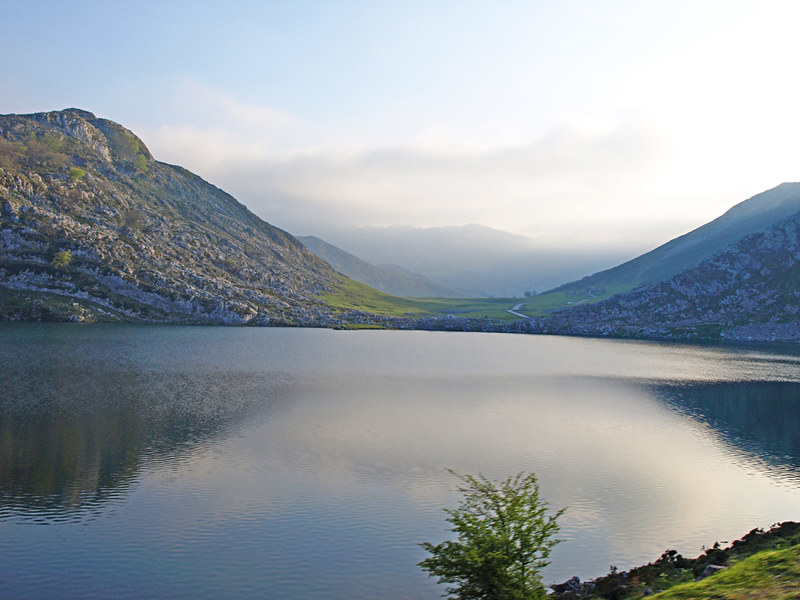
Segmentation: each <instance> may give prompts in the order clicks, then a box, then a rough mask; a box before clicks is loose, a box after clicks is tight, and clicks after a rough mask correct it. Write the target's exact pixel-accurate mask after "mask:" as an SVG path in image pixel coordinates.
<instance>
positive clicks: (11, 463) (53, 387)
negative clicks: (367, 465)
mask: <svg viewBox="0 0 800 600" xmlns="http://www.w3.org/2000/svg"><path fill="white" fill-rule="evenodd" d="M30 358H31V356H30V355H29V354H28V353H25V352H20V353H19V354H18V355H17V356H15V357H13V360H12V359H11V358H10V357H8V356H7V357H6V364H5V366H4V372H3V380H4V381H3V386H4V394H3V400H2V402H0V518H3V517H5V516H10V515H17V516H22V517H27V518H32V519H35V520H39V521H41V520H49V519H52V520H60V521H63V520H71V519H72V520H79V519H84V518H87V517H91V516H93V515H96V514H99V512H100V511H101V510H102V509H103V505H104V504H105V503H107V502H109V501H112V500H116V499H120V498H123V497H124V496H125V494H126V493H127V492H128V490H129V488H130V487H131V485H133V484H134V482H135V481H136V475H137V473H138V472H139V471H140V468H141V465H142V463H143V461H146V462H148V463H156V464H157V463H169V462H175V461H180V460H182V459H183V458H186V457H191V456H192V453H193V452H197V451H198V449H199V448H202V447H204V446H207V445H209V444H211V443H213V442H214V440H216V439H220V438H223V437H224V436H225V435H227V434H228V433H229V432H231V431H235V430H236V429H237V428H238V427H240V426H241V424H242V423H244V422H247V421H249V420H251V419H253V418H254V416H255V415H256V414H260V415H267V414H270V413H279V412H280V410H281V406H282V403H283V402H284V401H285V398H286V395H287V391H286V389H287V385H286V383H285V381H283V380H282V379H281V378H280V377H276V376H273V377H270V378H266V377H264V376H263V375H259V374H244V373H229V372H208V370H202V371H200V370H198V371H194V372H193V371H190V370H177V369H170V368H168V367H167V368H164V369H161V370H159V371H155V370H149V369H148V365H147V364H145V365H139V368H138V369H132V368H130V366H128V367H123V368H119V366H118V364H116V363H117V362H118V361H117V360H116V359H115V360H112V361H110V362H111V363H112V364H109V361H107V360H100V361H94V360H92V359H91V357H89V360H88V361H87V360H85V358H86V357H83V358H84V360H82V359H81V358H80V357H75V356H65V355H59V354H56V355H49V356H47V357H46V358H45V360H46V361H47V363H46V364H44V365H42V364H36V363H35V362H34V363H33V364H32V363H31V362H29V361H30ZM39 358H40V359H41V357H39ZM94 358H97V357H94Z"/></svg>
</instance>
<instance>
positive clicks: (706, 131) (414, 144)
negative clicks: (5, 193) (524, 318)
mask: <svg viewBox="0 0 800 600" xmlns="http://www.w3.org/2000/svg"><path fill="white" fill-rule="evenodd" d="M0 9H2V12H1V13H0V14H2V15H3V22H2V35H0V56H2V57H3V59H2V60H0V113H11V112H17V113H24V112H36V111H43V110H54V109H61V108H66V107H70V106H76V107H80V108H85V109H87V110H90V111H92V112H94V113H95V114H97V115H98V116H102V117H106V118H109V119H113V120H115V121H118V122H120V123H122V124H123V125H125V126H127V127H128V128H130V129H131V130H133V131H134V132H135V133H137V134H138V135H139V136H140V137H141V138H142V139H143V140H144V142H145V143H146V144H147V146H148V147H149V148H150V150H151V151H152V152H153V154H154V155H155V157H156V158H157V159H159V160H163V161H167V162H171V163H177V164H181V165H183V166H186V167H188V168H189V169H191V170H193V171H195V172H196V173H198V174H199V175H201V176H203V177H204V178H205V179H208V180H209V181H211V182H212V183H214V184H216V185H218V186H220V187H222V188H223V189H225V190H227V191H229V192H231V193H233V194H234V195H235V196H236V197H237V198H238V199H239V200H241V201H242V202H244V203H245V204H246V205H247V206H248V207H250V208H251V210H253V211H254V212H256V213H257V214H259V215H260V216H261V217H263V218H265V219H266V220H268V221H270V222H272V223H274V224H276V225H278V226H281V227H284V228H286V229H288V230H289V231H291V232H293V233H297V234H314V233H320V232H322V231H324V229H325V228H326V227H328V226H330V225H332V224H335V223H338V222H345V223H353V224H357V225H390V224H411V225H418V226H431V225H461V224H466V223H481V224H484V225H488V226H492V227H497V228H501V229H506V230H508V231H512V232H515V233H521V234H525V235H529V236H532V237H539V238H542V239H543V240H545V241H548V242H551V241H559V240H561V241H564V242H568V243H570V244H577V245H606V246H614V245H625V246H635V245H637V244H643V245H644V246H646V247H652V246H654V245H656V244H657V243H660V242H662V241H665V240H666V239H668V238H670V237H673V236H675V235H677V234H680V233H683V232H685V231H687V230H688V229H691V228H693V227H695V226H697V225H700V224H702V223H703V222H705V221H708V220H710V219H712V218H714V217H716V216H718V215H719V214H721V213H722V212H724V211H725V210H726V209H727V208H729V207H730V206H731V205H733V204H735V203H736V202H739V201H741V200H744V199H745V198H747V197H749V196H752V195H754V194H756V193H758V192H760V191H763V190H765V189H767V188H770V187H773V186H775V185H777V184H779V183H781V182H783V181H794V180H798V179H800V112H799V111H798V107H800V77H798V74H797V64H798V59H800V48H799V47H798V44H797V24H798V23H800V2H796V1H794V0H787V1H769V0H758V1H751V2H737V1H735V0H720V1H703V0H691V1H682V0H665V1H658V0H654V1H647V0H631V1H625V0H606V1H600V0H597V1H588V0H585V1H569V0H558V1H555V0H554V1H535V0H528V1H520V2H516V1H501V2H486V1H484V2H473V1H470V0H452V1H451V0H439V1H433V2H431V1H430V0H426V1H416V0H403V1H396V2H390V1H364V2H357V1H339V2H336V1H329V2H322V1H317V2H314V1H296V0H293V1H291V2H286V1H281V2H270V1H258V2H255V1H254V2H245V1H236V0H232V1H228V2H203V1H196V0H195V1H192V2H189V1H174V2H170V1H169V0H160V1H149V0H139V1H138V2H135V3H133V2H131V3H121V2H108V1H104V2H90V1H85V0H73V1H71V2H60V1H59V2H56V1H52V2H47V1H37V0H24V1H16V0H0Z"/></svg>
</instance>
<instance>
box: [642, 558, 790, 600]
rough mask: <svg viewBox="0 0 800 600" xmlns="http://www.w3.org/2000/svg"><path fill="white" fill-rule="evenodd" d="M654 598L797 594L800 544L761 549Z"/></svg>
mask: <svg viewBox="0 0 800 600" xmlns="http://www.w3.org/2000/svg"><path fill="white" fill-rule="evenodd" d="M651 597H652V598H657V599H658V600H720V599H721V598H725V599H727V600H755V599H756V598H769V599H771V600H784V599H785V600H789V599H790V598H793V599H795V598H800V544H797V545H794V546H792V547H790V548H784V549H782V550H763V551H761V552H758V553H756V554H754V555H753V556H750V557H748V558H745V559H743V560H741V561H740V562H738V563H735V564H733V565H732V566H731V567H730V568H729V569H726V570H724V571H720V572H718V573H717V574H715V575H712V576H710V577H707V578H706V579H703V580H702V581H696V582H692V583H685V584H682V585H676V586H675V587H673V588H671V589H669V590H667V591H665V592H662V593H660V594H657V595H655V596H651Z"/></svg>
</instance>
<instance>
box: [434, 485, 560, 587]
mask: <svg viewBox="0 0 800 600" xmlns="http://www.w3.org/2000/svg"><path fill="white" fill-rule="evenodd" d="M451 473H453V475H455V476H456V477H458V478H459V479H460V480H461V481H462V482H463V484H464V485H463V487H460V488H459V491H460V492H462V493H463V494H464V498H463V499H462V500H461V503H460V504H459V507H458V508H457V509H454V510H449V509H445V512H446V513H447V514H448V515H449V516H448V518H447V521H448V522H449V523H451V524H452V525H453V527H452V529H451V531H452V532H453V533H455V534H456V537H457V540H456V541H445V542H442V543H441V544H438V545H436V546H434V545H433V544H428V543H425V544H421V546H422V547H423V548H424V549H425V550H427V551H428V552H429V553H430V554H431V556H430V557H429V558H426V559H425V560H423V561H421V562H420V563H419V566H420V567H422V569H424V570H425V571H428V572H429V574H430V575H431V576H435V577H438V578H439V583H451V584H455V585H454V586H453V587H450V588H447V593H448V594H454V596H453V597H454V598H458V599H460V600H468V599H469V600H473V599H474V600H481V599H482V600H506V599H508V600H512V599H513V600H535V599H543V598H545V597H546V593H545V589H544V586H543V585H542V576H541V573H542V569H544V567H546V566H547V565H548V564H549V561H548V557H549V555H550V551H551V550H552V548H553V546H555V545H556V544H557V543H558V541H559V540H557V539H555V538H554V537H553V536H554V535H555V534H556V532H557V531H558V525H557V524H556V519H557V518H558V517H559V516H560V515H561V514H562V513H563V512H564V511H563V509H562V510H560V511H558V512H556V513H555V514H552V515H548V504H547V503H546V502H545V501H543V500H542V499H541V497H540V495H539V483H538V481H537V479H536V476H535V475H534V474H533V473H531V474H528V475H525V474H524V473H520V474H518V475H516V476H514V477H509V478H508V479H506V480H504V481H500V482H494V481H490V480H488V479H486V478H485V477H483V476H478V477H472V476H470V475H459V474H457V473H455V472H454V471H451Z"/></svg>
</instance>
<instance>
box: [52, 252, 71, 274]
mask: <svg viewBox="0 0 800 600" xmlns="http://www.w3.org/2000/svg"><path fill="white" fill-rule="evenodd" d="M71 262H72V252H70V251H69V250H62V251H61V252H56V253H55V254H54V255H53V266H54V267H55V268H56V269H62V268H64V267H66V266H67V265H69V264H70V263H71Z"/></svg>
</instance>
